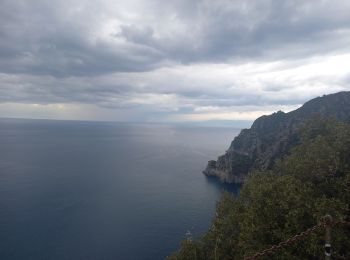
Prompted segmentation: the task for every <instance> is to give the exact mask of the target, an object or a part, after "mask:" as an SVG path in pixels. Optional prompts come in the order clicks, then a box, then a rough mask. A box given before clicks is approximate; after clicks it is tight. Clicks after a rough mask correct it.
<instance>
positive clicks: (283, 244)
mask: <svg viewBox="0 0 350 260" xmlns="http://www.w3.org/2000/svg"><path fill="white" fill-rule="evenodd" d="M336 225H350V222H347V221H345V220H337V221H335V220H332V218H331V217H330V216H329V215H327V216H325V218H324V219H323V221H321V222H320V223H319V224H317V225H315V226H313V227H311V228H308V229H306V230H305V231H303V232H301V233H299V234H297V235H295V236H292V237H290V238H288V239H287V240H285V241H282V242H280V243H279V244H277V245H273V246H271V247H270V248H267V249H265V250H263V251H261V252H258V253H256V254H254V255H253V256H250V257H245V258H244V260H255V259H258V258H259V257H262V256H266V255H269V254H272V253H275V252H277V251H278V250H280V249H282V248H283V247H286V246H288V245H292V244H294V243H296V242H299V241H301V240H303V239H305V238H307V237H308V236H309V235H311V234H312V233H314V232H316V231H317V230H320V229H327V228H330V227H334V226H336ZM329 232H330V231H327V233H329ZM326 236H327V235H326ZM326 240H327V237H326ZM328 240H330V237H329V238H328ZM325 254H326V256H330V254H331V245H330V241H326V244H325Z"/></svg>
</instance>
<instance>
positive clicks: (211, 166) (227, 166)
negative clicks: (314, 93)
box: [203, 92, 350, 183]
mask: <svg viewBox="0 0 350 260" xmlns="http://www.w3.org/2000/svg"><path fill="white" fill-rule="evenodd" d="M314 116H320V117H326V118H329V117H331V118H335V119H337V120H339V121H342V122H346V123H350V92H339V93H336V94H331V95H325V96H322V97H318V98H315V99H312V100H310V101H308V102H306V103H305V104H304V105H303V106H302V107H300V108H298V109H296V110H294V111H291V112H289V113H284V112H282V111H279V112H277V113H273V114H272V115H269V116H262V117H259V118H258V119H256V120H255V121H254V123H253V125H252V127H251V128H250V129H243V130H242V131H241V133H240V134H239V135H238V136H237V137H236V138H235V139H234V140H233V141H232V143H231V146H230V148H229V149H228V150H227V151H226V153H225V154H224V155H222V156H220V157H219V158H218V159H217V161H214V160H212V161H209V162H208V165H207V167H206V169H205V170H204V171H203V173H204V174H205V175H207V176H216V177H218V178H220V180H221V181H223V182H228V183H243V182H244V181H245V179H246V177H247V174H248V173H249V172H250V171H251V170H255V169H256V170H268V169H271V168H272V166H273V165H274V163H275V162H276V159H280V158H283V157H284V156H285V155H287V154H288V152H289V151H290V149H291V148H292V147H294V146H296V145H297V144H298V132H299V129H300V127H301V126H302V125H303V123H304V122H305V121H307V120H308V119H310V118H312V117H314Z"/></svg>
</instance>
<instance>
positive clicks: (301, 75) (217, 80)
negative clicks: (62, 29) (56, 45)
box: [0, 54, 350, 122]
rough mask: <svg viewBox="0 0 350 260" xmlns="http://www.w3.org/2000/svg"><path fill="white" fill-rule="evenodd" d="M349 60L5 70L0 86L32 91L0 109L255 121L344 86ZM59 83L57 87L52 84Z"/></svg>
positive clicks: (59, 115) (39, 114)
mask: <svg viewBox="0 0 350 260" xmlns="http://www.w3.org/2000/svg"><path fill="white" fill-rule="evenodd" d="M349 60H350V54H340V55H331V56H323V57H314V58H310V59H304V60H303V59H301V60H298V61H277V62H259V63H257V62H247V63H243V64H196V65H181V66H179V65H177V66H169V67H165V68H160V69H156V70H152V71H149V72H140V73H137V72H133V73H111V74H108V75H102V76H95V77H70V78H63V79H61V78H54V77H46V79H45V81H44V82H43V77H42V76H26V75H24V76H23V75H15V76H11V77H6V75H2V77H1V78H2V81H3V82H6V84H7V85H8V89H6V88H4V87H3V88H2V91H7V93H13V96H15V95H16V94H18V93H21V92H22V91H23V86H22V85H21V84H19V83H20V82H25V83H23V84H26V88H27V90H26V91H28V93H26V95H23V96H22V97H21V99H20V100H18V101H20V102H9V103H6V102H4V103H2V104H1V106H0V107H1V110H0V116H4V117H6V116H13V117H24V118H28V117H33V116H34V117H35V118H55V119H82V120H112V121H132V122H135V121H136V122H140V121H147V122H191V121H195V122H197V121H211V120H214V121H215V120H232V121H235V120H247V121H252V120H254V119H255V118H257V117H259V116H261V115H264V114H270V113H272V112H275V111H278V110H282V111H285V112H288V111H291V110H294V109H296V108H297V107H299V106H300V105H301V104H302V103H304V102H305V101H307V100H308V99H311V98H314V97H316V96H319V95H323V94H329V93H333V92H337V91H342V90H347V89H348V88H349V74H348V67H347V66H346V64H347V62H348V61H349ZM16 83H18V85H16ZM6 84H5V87H6ZM40 84H45V86H46V87H47V89H49V90H50V91H45V89H44V88H40ZM115 86H116V87H115ZM58 87H60V90H57V91H56V92H55V91H52V90H54V89H55V88H58ZM123 88H124V89H123ZM38 89H40V93H38ZM72 90H73V92H71V91H72ZM122 90H123V91H122ZM22 94H23V93H22ZM31 101H35V103H32V102H31Z"/></svg>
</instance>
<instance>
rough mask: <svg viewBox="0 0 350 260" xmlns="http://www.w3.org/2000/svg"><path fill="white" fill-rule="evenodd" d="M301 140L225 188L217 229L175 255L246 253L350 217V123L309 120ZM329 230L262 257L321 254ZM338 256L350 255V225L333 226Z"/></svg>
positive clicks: (232, 255) (231, 256) (233, 256)
mask: <svg viewBox="0 0 350 260" xmlns="http://www.w3.org/2000/svg"><path fill="white" fill-rule="evenodd" d="M299 140H300V142H299V145H298V146H296V147H295V148H294V149H293V150H292V151H291V153H290V154H289V155H288V156H287V155H286V156H285V157H284V159H282V160H280V161H279V162H277V163H276V165H275V167H274V168H273V169H272V170H271V171H268V172H254V173H251V174H250V176H249V178H248V180H247V182H246V183H245V185H244V186H243V187H242V189H241V191H240V194H239V195H238V196H236V197H234V196H233V195H232V194H228V193H226V194H224V196H223V197H222V199H221V200H220V201H219V202H218V204H217V213H216V217H215V218H214V220H213V224H212V227H211V229H210V230H209V231H208V232H207V233H206V234H205V235H204V236H203V237H202V238H201V239H199V240H198V241H191V240H185V241H183V242H182V244H181V248H180V249H179V251H177V252H175V253H173V254H172V255H171V256H169V259H171V260H173V259H215V260H216V259H243V258H244V256H251V255H253V254H254V253H256V252H258V251H261V250H263V249H265V248H268V247H270V246H271V245H275V244H278V243H279V242H281V241H284V240H285V239H287V238H289V237H291V236H293V235H295V234H298V233H300V232H302V231H304V230H306V229H307V228H309V227H312V226H314V225H315V224H317V223H318V222H319V221H320V220H321V218H322V217H323V216H324V215H326V214H331V215H332V216H333V218H335V219H347V220H349V216H350V212H349V203H350V190H349V189H350V165H349V164H350V125H347V124H343V123H339V122H336V121H335V120H330V119H320V118H316V119H313V120H311V121H308V122H307V123H306V124H305V126H304V127H303V128H302V130H301V131H300V133H299ZM323 238H324V232H323V231H318V232H316V233H314V234H312V235H310V236H309V237H308V238H307V239H305V240H303V241H302V242H298V243H296V244H294V245H292V246H288V247H286V248H285V249H283V250H280V251H279V252H278V253H276V254H274V255H269V256H268V257H267V258H262V259H321V258H323V254H324V253H323V243H324V241H323ZM332 244H333V255H334V259H350V230H349V228H346V227H344V226H342V227H337V228H334V229H333V231H332Z"/></svg>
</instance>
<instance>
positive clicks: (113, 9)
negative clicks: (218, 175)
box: [0, 0, 350, 125]
mask: <svg viewBox="0 0 350 260" xmlns="http://www.w3.org/2000/svg"><path fill="white" fill-rule="evenodd" d="M349 12H350V1H348V0H342V1H341V0H331V1H327V0H319V1H318V0H289V1H281V0H257V1H251V0H246V1H244V0H240V1H236V0H215V1H213V0H212V1H208V0H174V1H164V0H128V1H111V0H86V1H85V0H60V1H48V0H0V117H15V118H18V117H20V118H46V119H69V120H103V121H123V122H150V123H195V124H201V123H208V124H212V125H215V124H231V125H235V124H236V125H242V124H243V125H244V124H245V123H246V122H248V123H249V122H251V121H252V120H254V119H255V118H257V117H259V116H261V115H264V114H271V113H273V112H274V111H278V110H282V111H285V112H288V111H291V110H294V109H296V108H298V107H300V106H301V105H302V104H303V103H304V102H305V101H307V100H309V99H311V98H314V97H317V96H321V95H324V94H329V93H335V92H339V91H347V90H350V15H349Z"/></svg>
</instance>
